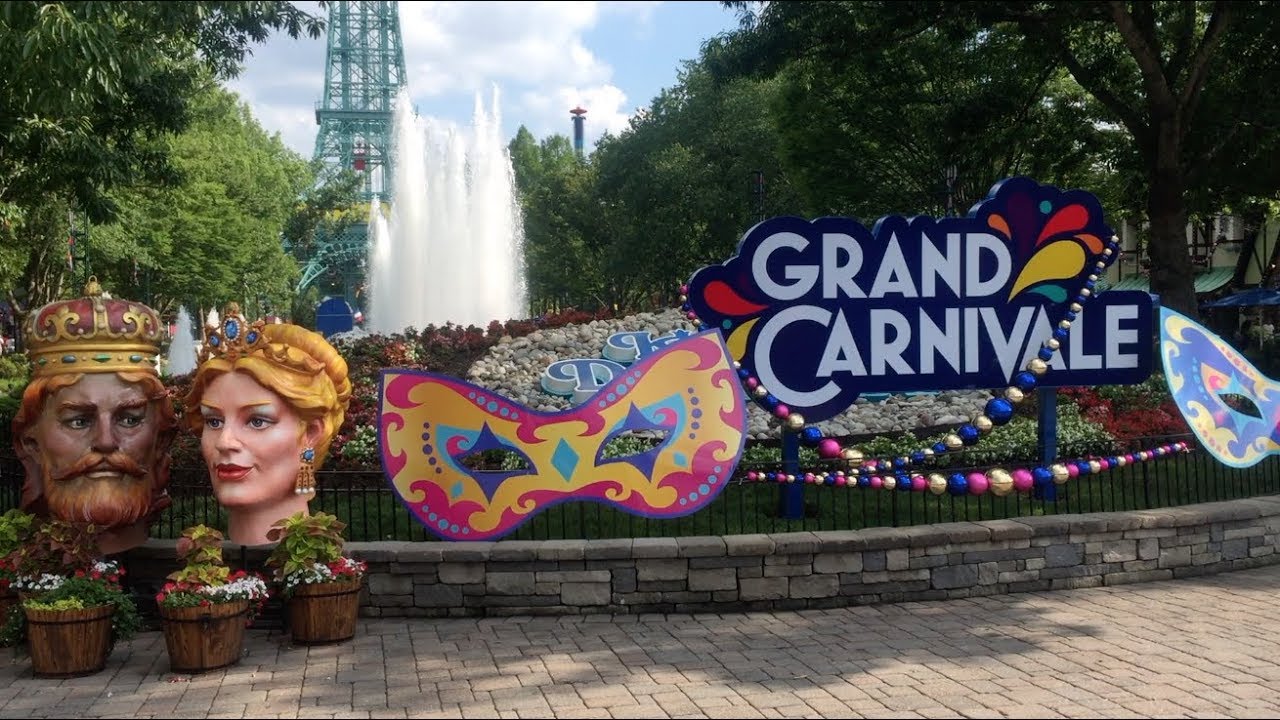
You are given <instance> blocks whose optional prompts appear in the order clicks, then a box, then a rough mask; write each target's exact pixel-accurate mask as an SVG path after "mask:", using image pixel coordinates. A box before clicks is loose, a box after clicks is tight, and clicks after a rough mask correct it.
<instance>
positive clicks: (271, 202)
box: [89, 86, 312, 315]
mask: <svg viewBox="0 0 1280 720" xmlns="http://www.w3.org/2000/svg"><path fill="white" fill-rule="evenodd" d="M192 107H193V110H194V111H195V115H196V120H195V122H194V123H193V124H192V125H191V126H190V127H189V128H188V129H187V130H186V131H185V132H183V133H181V134H180V135H178V136H177V137H175V138H173V139H172V140H165V141H161V142H164V143H165V144H166V146H167V147H166V150H165V152H166V154H167V155H168V156H169V157H170V159H171V161H172V162H173V164H174V166H175V167H176V168H177V169H178V170H179V171H180V176H181V177H182V182H181V183H180V184H178V185H176V186H170V187H162V188H152V187H147V186H135V187H132V188H129V189H127V190H120V191H117V192H115V193H113V194H112V195H111V198H110V199H111V201H112V202H113V203H114V204H115V205H116V206H117V207H118V208H119V210H118V212H117V217H118V218H119V220H118V221H117V222H114V223H111V224H108V225H104V226H100V227H98V228H95V229H94V231H93V238H92V242H91V243H90V246H89V251H90V255H91V262H92V263H93V265H94V269H95V272H98V274H99V275H100V276H102V277H103V278H104V279H106V278H110V284H109V285H107V287H108V288H110V289H112V290H113V291H115V292H117V293H119V294H121V295H124V296H127V297H136V298H141V299H143V300H144V301H146V302H147V303H148V304H151V305H152V306H153V307H155V308H156V309H157V310H159V311H161V312H162V313H168V312H172V311H174V310H176V309H177V305H179V304H183V305H186V306H187V307H188V308H192V309H195V308H199V309H201V310H207V309H210V308H217V309H221V306H222V304H223V303H225V302H227V301H229V300H236V301H238V302H239V303H240V305H241V307H242V308H243V309H244V310H245V312H246V313H248V314H251V315H258V314H261V312H262V310H263V305H267V306H269V307H272V308H280V307H287V306H288V302H289V297H290V296H291V295H292V293H293V284H294V282H295V281H296V279H297V276H298V268H297V264H296V263H295V262H294V261H293V259H292V258H291V257H289V256H288V255H287V254H286V253H285V251H284V249H283V247H282V244H281V242H280V233H281V228H282V227H284V226H285V222H286V220H287V219H288V218H289V217H290V214H291V213H293V212H294V210H295V203H296V202H297V198H298V197H299V195H300V194H301V193H302V191H303V189H304V188H307V187H310V186H311V184H312V175H311V173H310V172H309V169H308V166H307V163H306V161H304V160H303V159H302V158H301V157H299V156H298V155H297V154H296V153H294V152H293V151H291V150H289V149H288V148H286V147H285V146H284V144H283V142H282V141H281V140H280V138H279V136H278V135H276V136H270V135H268V134H267V133H266V131H264V130H263V129H262V127H261V126H260V125H259V124H258V123H257V121H256V120H254V118H253V117H252V115H251V114H250V112H249V109H248V107H247V106H246V105H244V104H243V103H241V102H240V100H239V98H238V97H237V96H236V95H234V94H233V93H230V92H228V91H226V90H223V89H222V88H220V87H217V86H214V87H211V88H209V89H208V90H206V91H204V92H203V93H201V94H200V95H199V96H198V97H196V98H195V99H194V100H193V101H192Z"/></svg>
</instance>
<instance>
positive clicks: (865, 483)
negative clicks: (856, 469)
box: [858, 475, 871, 488]
mask: <svg viewBox="0 0 1280 720" xmlns="http://www.w3.org/2000/svg"><path fill="white" fill-rule="evenodd" d="M858 487H860V488H866V487H871V478H870V477H868V476H866V475H859V476H858Z"/></svg>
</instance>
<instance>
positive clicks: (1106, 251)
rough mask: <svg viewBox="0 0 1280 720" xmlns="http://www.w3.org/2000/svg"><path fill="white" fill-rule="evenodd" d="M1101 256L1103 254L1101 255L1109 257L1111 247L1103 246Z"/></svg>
mask: <svg viewBox="0 0 1280 720" xmlns="http://www.w3.org/2000/svg"><path fill="white" fill-rule="evenodd" d="M1102 256H1103V257H1111V248H1103V249H1102Z"/></svg>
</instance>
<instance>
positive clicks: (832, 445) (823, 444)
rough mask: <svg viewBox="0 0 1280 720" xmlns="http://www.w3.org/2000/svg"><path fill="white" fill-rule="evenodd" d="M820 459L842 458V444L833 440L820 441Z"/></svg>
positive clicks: (823, 439)
mask: <svg viewBox="0 0 1280 720" xmlns="http://www.w3.org/2000/svg"><path fill="white" fill-rule="evenodd" d="M818 457H821V458H826V459H831V458H838V457H840V443H839V442H837V441H835V440H832V439H831V438H822V439H821V440H819V441H818Z"/></svg>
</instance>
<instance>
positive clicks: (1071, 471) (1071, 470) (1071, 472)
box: [1067, 463, 1080, 478]
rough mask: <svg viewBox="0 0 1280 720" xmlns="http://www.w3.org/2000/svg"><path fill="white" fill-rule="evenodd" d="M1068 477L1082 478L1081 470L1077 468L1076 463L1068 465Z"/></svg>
mask: <svg viewBox="0 0 1280 720" xmlns="http://www.w3.org/2000/svg"><path fill="white" fill-rule="evenodd" d="M1067 477H1069V478H1078V477H1080V468H1079V466H1077V465H1076V464H1075V463H1067Z"/></svg>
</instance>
